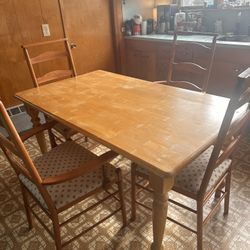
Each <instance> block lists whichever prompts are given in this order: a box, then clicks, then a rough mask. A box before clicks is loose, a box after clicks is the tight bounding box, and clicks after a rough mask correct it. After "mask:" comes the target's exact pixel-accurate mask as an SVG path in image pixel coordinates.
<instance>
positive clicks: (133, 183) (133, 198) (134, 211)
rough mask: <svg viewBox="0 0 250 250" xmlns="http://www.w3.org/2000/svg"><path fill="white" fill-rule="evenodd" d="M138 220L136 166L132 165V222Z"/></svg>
mask: <svg viewBox="0 0 250 250" xmlns="http://www.w3.org/2000/svg"><path fill="white" fill-rule="evenodd" d="M135 220H136V166H134V164H133V163H132V165H131V221H135Z"/></svg>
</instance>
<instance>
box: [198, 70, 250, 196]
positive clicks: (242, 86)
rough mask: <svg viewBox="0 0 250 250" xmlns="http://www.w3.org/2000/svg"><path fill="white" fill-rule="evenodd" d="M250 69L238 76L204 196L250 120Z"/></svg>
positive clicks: (215, 146) (214, 150) (209, 165)
mask: <svg viewBox="0 0 250 250" xmlns="http://www.w3.org/2000/svg"><path fill="white" fill-rule="evenodd" d="M249 80H250V68H248V69H247V70H245V71H244V72H242V73H241V74H240V75H239V76H238V80H237V84H236V87H235V91H234V95H233V97H232V98H231V99H230V101H229V104H228V107H227V111H226V114H225V116H224V119H223V122H222V125H221V128H220V131H219V134H218V137H217V140H216V142H215V144H214V149H213V151H212V154H211V157H210V159H209V162H208V166H207V169H206V172H205V175H204V177H203V180H202V184H201V187H200V195H204V194H205V192H206V189H207V186H208V184H209V181H210V178H211V176H212V173H213V171H214V170H215V169H216V168H217V167H220V164H221V163H222V162H223V161H224V160H226V159H229V158H230V157H231V155H232V153H233V151H234V150H235V148H236V146H237V145H238V143H239V141H240V139H241V137H242V134H243V132H244V129H245V128H246V126H247V125H249V124H248V123H249V118H250V109H249V108H250V83H249Z"/></svg>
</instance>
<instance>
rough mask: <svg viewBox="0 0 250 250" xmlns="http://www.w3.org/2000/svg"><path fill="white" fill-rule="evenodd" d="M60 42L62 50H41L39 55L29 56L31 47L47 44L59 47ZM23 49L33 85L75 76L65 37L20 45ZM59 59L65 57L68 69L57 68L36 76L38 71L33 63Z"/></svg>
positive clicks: (36, 47)
mask: <svg viewBox="0 0 250 250" xmlns="http://www.w3.org/2000/svg"><path fill="white" fill-rule="evenodd" d="M60 44H61V45H63V47H64V48H63V50H58V49H57V50H50V51H45V52H42V53H41V54H39V55H36V56H34V57H33V56H32V57H31V56H30V50H31V49H39V50H41V49H42V48H47V47H48V46H53V48H55V46H56V48H57V47H59V48H60ZM22 48H23V50H24V55H25V58H26V61H27V64H28V67H29V70H30V73H31V76H32V80H33V83H34V86H35V87H38V86H39V85H41V84H45V83H49V82H52V81H57V80H60V79H65V78H68V77H74V76H76V75H77V74H76V69H75V65H74V61H73V57H72V53H71V49H70V46H69V42H68V39H67V38H63V39H58V40H52V41H46V42H40V43H33V44H27V45H23V46H22ZM59 59H66V60H67V64H68V69H57V70H53V71H49V72H46V73H45V74H44V75H42V76H38V71H39V70H35V67H34V66H35V65H38V64H42V63H45V62H49V61H55V60H59Z"/></svg>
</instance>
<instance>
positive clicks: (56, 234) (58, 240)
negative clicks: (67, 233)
mask: <svg viewBox="0 0 250 250" xmlns="http://www.w3.org/2000/svg"><path fill="white" fill-rule="evenodd" d="M51 220H52V223H53V229H54V240H55V244H56V249H57V250H61V249H62V241H61V233H60V226H59V220H58V215H57V214H52V217H51Z"/></svg>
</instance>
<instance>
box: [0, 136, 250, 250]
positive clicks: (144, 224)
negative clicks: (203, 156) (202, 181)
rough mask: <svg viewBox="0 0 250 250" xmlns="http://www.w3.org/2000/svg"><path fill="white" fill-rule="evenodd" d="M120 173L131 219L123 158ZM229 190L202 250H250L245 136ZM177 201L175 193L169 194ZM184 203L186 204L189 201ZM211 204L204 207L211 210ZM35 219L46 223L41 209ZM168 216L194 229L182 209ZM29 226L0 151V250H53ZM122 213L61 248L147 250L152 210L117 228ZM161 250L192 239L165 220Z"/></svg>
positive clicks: (67, 233)
mask: <svg viewBox="0 0 250 250" xmlns="http://www.w3.org/2000/svg"><path fill="white" fill-rule="evenodd" d="M81 144H82V145H84V146H86V147H87V148H89V149H92V150H93V151H94V152H95V153H97V154H99V153H101V152H102V151H103V150H105V148H103V147H101V146H98V145H97V144H95V143H94V142H91V141H89V142H88V143H84V142H81ZM26 146H27V148H28V150H29V152H30V154H31V155H32V156H33V157H35V156H37V155H38V154H39V149H38V146H37V144H36V141H35V140H34V139H30V140H29V141H28V142H27V143H26ZM115 164H116V165H117V166H120V167H122V168H123V169H124V185H125V190H126V201H127V211H128V217H129V216H130V197H129V194H130V184H129V166H130V162H129V161H128V160H126V159H124V158H122V157H120V158H118V159H117V160H116V163H115ZM231 190H232V192H231V202H230V211H229V215H228V216H227V217H224V216H223V206H222V207H221V208H220V209H219V211H218V212H217V214H216V215H215V217H213V219H212V220H211V221H210V222H209V223H208V224H207V226H206V227H205V230H204V238H203V241H204V249H235V250H248V249H250V136H247V137H246V138H245V139H244V140H243V141H242V143H241V145H240V147H239V150H238V151H237V152H236V153H235V156H234V170H233V175H232V189H231ZM102 195H103V194H100V195H98V196H95V197H93V198H90V199H88V202H82V203H80V204H79V205H78V206H76V207H74V208H73V209H70V210H68V211H67V212H66V213H64V214H63V217H64V218H67V217H68V216H69V215H72V214H74V213H75V212H76V211H79V209H81V208H82V207H85V206H86V204H88V203H89V204H91V202H93V200H98V198H100V197H102ZM170 195H171V196H172V197H174V198H176V199H180V198H181V197H179V196H178V195H176V194H175V193H171V194H170ZM140 199H141V200H142V201H144V202H146V203H151V200H152V199H151V197H150V196H149V195H148V194H145V193H141V194H140ZM187 202H189V203H190V201H189V200H187ZM212 204H213V203H212V201H211V202H210V204H209V206H210V205H211V206H212ZM115 206H116V204H115V202H114V203H110V202H107V203H105V204H103V205H101V206H98V207H97V208H96V209H95V210H92V211H90V212H88V213H87V214H86V215H84V216H83V217H81V218H79V219H77V220H75V221H73V222H72V223H70V224H69V225H68V226H67V227H65V228H63V230H62V236H63V237H64V238H66V239H68V238H69V237H71V236H73V235H74V233H77V232H79V231H80V230H82V228H84V227H86V226H88V225H91V223H92V222H94V221H96V220H98V219H99V218H101V217H102V216H105V215H106V214H107V213H108V211H109V210H110V209H112V208H114V207H115ZM38 212H39V214H40V216H41V217H42V218H43V220H44V221H45V222H46V224H50V222H49V220H48V219H46V216H45V215H44V214H43V212H42V211H38ZM169 213H170V214H171V216H172V217H174V218H178V219H179V220H182V221H185V222H186V223H189V225H190V224H192V225H194V226H195V217H193V215H192V214H191V215H190V213H188V212H186V211H183V210H181V209H176V208H172V207H170V209H169ZM34 225H35V226H34V228H33V229H32V230H31V231H28V230H27V226H28V225H27V222H26V217H25V213H24V209H23V203H22V197H21V193H20V188H19V184H18V182H17V178H16V176H15V173H14V171H13V170H12V169H11V167H10V166H9V164H8V163H7V162H6V160H5V158H4V156H3V154H2V152H0V249H1V250H2V249H30V250H33V249H35V250H39V249H54V243H53V240H52V239H51V238H50V236H49V235H48V234H47V233H46V231H45V230H44V229H43V228H42V226H41V225H40V224H39V223H38V222H37V221H36V220H35V223H34ZM121 225H122V223H121V215H120V213H118V214H117V215H116V216H113V217H111V218H110V219H109V220H107V221H106V222H104V223H102V224H101V225H99V226H98V227H96V228H95V229H93V230H91V231H89V232H88V233H87V234H85V235H84V236H82V237H81V238H79V239H78V240H77V241H74V242H73V243H71V244H70V245H68V246H67V247H66V248H65V249H97V250H101V249H120V250H122V249H131V250H132V249H133V250H142V249H149V248H150V242H151V241H152V223H151V212H150V211H148V210H145V209H144V208H142V207H140V208H139V209H138V218H137V220H136V222H133V223H130V224H129V225H128V226H127V227H126V228H125V229H122V230H121ZM163 243H164V249H170V250H174V249H195V248H196V235H194V234H192V233H191V232H189V231H187V230H185V229H183V228H180V227H179V226H177V225H175V224H173V223H171V222H169V221H167V223H166V229H165V237H164V242H163Z"/></svg>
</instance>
